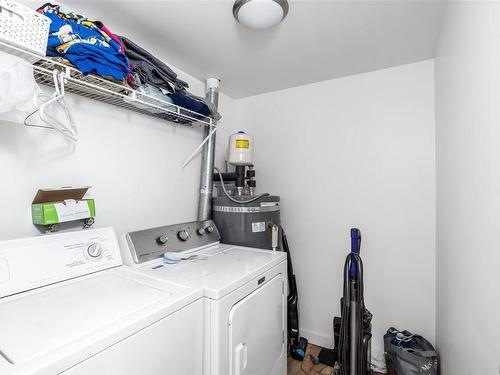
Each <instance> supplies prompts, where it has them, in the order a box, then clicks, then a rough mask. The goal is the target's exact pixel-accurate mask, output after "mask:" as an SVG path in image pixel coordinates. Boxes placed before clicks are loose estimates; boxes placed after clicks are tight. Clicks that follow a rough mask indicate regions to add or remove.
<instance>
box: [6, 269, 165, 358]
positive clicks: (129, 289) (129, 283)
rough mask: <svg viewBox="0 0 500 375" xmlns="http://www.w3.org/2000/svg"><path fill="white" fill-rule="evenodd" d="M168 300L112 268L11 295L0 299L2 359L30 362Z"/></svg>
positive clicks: (161, 293) (151, 288)
mask: <svg viewBox="0 0 500 375" xmlns="http://www.w3.org/2000/svg"><path fill="white" fill-rule="evenodd" d="M169 296H171V293H168V292H167V291H165V290H162V289H159V288H155V287H153V286H151V285H147V284H145V283H141V282H140V281H137V280H134V279H133V278H132V277H131V278H128V277H126V276H124V274H120V273H119V272H112V270H110V271H104V272H99V273H97V274H93V275H90V276H87V277H82V278H78V279H75V280H71V281H67V282H62V283H59V284H54V285H51V286H47V287H44V288H41V289H37V290H33V291H30V292H26V293H22V294H19V295H16V296H11V297H9V298H6V299H3V300H0V332H1V334H0V355H3V356H4V357H5V359H7V360H8V361H9V362H10V363H11V364H22V363H25V362H28V361H30V360H33V359H34V358H37V357H40V356H43V355H44V354H46V353H48V352H50V351H53V350H55V349H58V348H62V347H64V346H66V345H68V344H71V343H73V342H75V341H76V340H79V339H81V338H84V337H85V338H88V337H92V335H93V334H97V333H98V332H101V333H102V330H104V329H106V327H107V326H108V325H111V324H112V323H115V322H116V321H119V320H121V319H124V318H126V317H127V316H128V315H130V314H132V313H134V312H138V311H140V310H142V309H145V308H146V307H147V306H149V305H152V304H154V303H155V302H158V301H160V300H162V299H168V297H169Z"/></svg>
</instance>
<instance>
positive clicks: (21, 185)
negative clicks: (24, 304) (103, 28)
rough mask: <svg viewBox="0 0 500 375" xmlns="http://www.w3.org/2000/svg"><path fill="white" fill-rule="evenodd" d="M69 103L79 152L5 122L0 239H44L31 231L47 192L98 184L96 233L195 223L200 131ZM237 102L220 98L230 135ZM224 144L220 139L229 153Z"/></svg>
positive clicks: (199, 87)
mask: <svg viewBox="0 0 500 375" xmlns="http://www.w3.org/2000/svg"><path fill="white" fill-rule="evenodd" d="M25 3H27V4H28V5H30V6H34V2H25ZM81 4H82V6H85V9H83V10H84V11H85V13H84V14H88V15H89V17H92V16H94V17H96V18H97V17H98V16H97V14H98V13H99V4H98V2H88V3H86V4H84V3H81ZM107 26H108V27H109V28H110V29H111V30H116V31H115V32H116V33H122V34H125V35H128V36H129V37H130V38H131V39H132V40H135V41H137V42H138V43H140V44H141V45H142V46H143V47H144V48H146V49H148V50H149V51H151V52H152V53H153V54H155V55H157V56H158V57H160V58H162V59H164V60H165V61H166V62H168V48H167V46H158V45H154V44H152V43H150V42H149V41H148V40H147V38H144V36H143V35H140V34H139V32H140V30H134V28H132V27H130V26H128V25H120V24H114V23H112V24H109V23H108V25H107ZM174 68H175V67H174ZM176 71H177V72H178V73H179V75H180V76H181V78H183V79H185V80H187V81H188V82H189V83H190V90H191V91H192V92H193V93H194V94H197V95H201V96H204V95H205V83H204V82H201V81H200V80H197V79H195V78H193V77H191V76H189V75H187V74H185V73H184V72H182V71H181V70H179V69H176ZM221 87H223V84H222V86H221ZM46 90H50V89H48V88H46ZM222 90H223V89H222ZM68 103H69V105H70V107H71V109H72V113H73V116H74V118H75V121H76V123H77V125H78V128H79V131H80V139H79V141H78V143H76V144H75V145H71V144H69V143H68V142H67V141H65V140H64V139H63V138H62V136H60V135H59V134H58V133H56V132H54V131H50V130H45V129H38V128H32V127H30V128H28V127H25V126H23V125H21V124H14V123H8V122H5V121H2V119H1V118H0V174H1V175H2V177H3V178H2V182H1V187H0V193H1V206H2V215H0V240H3V239H10V238H16V237H22V236H28V235H32V234H37V233H39V231H38V230H37V229H36V228H35V227H34V226H33V225H32V224H31V201H32V199H33V197H34V195H35V193H36V191H37V189H38V188H40V187H59V186H68V185H71V186H81V185H91V186H92V189H90V191H89V194H88V196H90V197H93V198H95V199H96V213H97V217H96V226H99V227H102V226H114V227H115V229H116V231H117V233H118V234H119V236H122V235H123V234H124V233H125V232H127V231H130V230H136V229H140V228H147V227H152V226H158V225H162V224H171V223H178V222H183V221H191V220H195V219H196V217H197V205H198V196H199V180H200V178H199V176H200V163H201V157H200V156H199V155H198V156H197V157H196V158H195V159H194V160H193V161H192V162H191V163H190V164H189V165H188V166H187V167H186V168H185V169H182V164H183V162H184V160H185V159H186V158H187V157H188V156H189V155H190V154H191V152H192V151H194V149H195V148H196V147H197V146H198V145H199V144H200V143H201V141H202V139H203V131H202V129H201V128H200V127H197V126H195V127H193V128H189V127H183V126H180V125H178V126H174V125H172V123H169V122H166V121H163V120H159V119H155V118H152V117H148V116H144V115H141V114H137V113H133V112H131V111H127V110H123V109H120V108H117V107H113V106H111V105H108V104H104V103H100V102H96V101H93V100H89V99H86V98H83V97H78V96H75V95H72V94H69V95H68ZM233 103H234V101H233V100H232V99H231V98H229V97H227V96H225V95H223V94H221V96H220V105H219V109H220V112H221V114H222V115H223V117H224V120H223V122H224V126H225V127H226V128H230V127H231V124H232V121H231V119H232V115H233ZM225 143H226V141H225V140H224V139H222V137H221V139H220V144H221V145H224V147H222V146H221V147H218V149H219V150H221V152H222V153H223V152H224V148H225Z"/></svg>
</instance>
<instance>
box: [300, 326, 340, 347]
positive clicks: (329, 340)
mask: <svg viewBox="0 0 500 375" xmlns="http://www.w3.org/2000/svg"><path fill="white" fill-rule="evenodd" d="M300 335H301V336H302V337H305V338H306V339H307V340H308V341H309V342H310V343H311V344H314V345H318V346H322V347H323V348H329V347H331V346H332V345H333V336H332V335H325V334H323V333H319V332H316V331H313V330H310V329H307V328H301V329H300Z"/></svg>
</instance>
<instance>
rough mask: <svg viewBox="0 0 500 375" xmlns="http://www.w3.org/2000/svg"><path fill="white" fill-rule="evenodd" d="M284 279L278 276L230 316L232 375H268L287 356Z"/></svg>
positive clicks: (249, 296)
mask: <svg viewBox="0 0 500 375" xmlns="http://www.w3.org/2000/svg"><path fill="white" fill-rule="evenodd" d="M284 289H285V288H284V283H283V276H282V275H281V274H280V275H277V276H275V277H274V278H273V279H271V280H270V281H268V282H267V283H266V284H264V285H263V286H261V287H260V288H259V289H257V290H255V291H254V292H252V293H251V294H249V295H248V296H246V297H245V298H243V299H242V300H240V301H239V302H238V303H236V304H235V305H234V306H233V307H232V309H231V311H230V313H229V353H230V356H229V358H230V360H229V361H230V364H229V366H230V374H231V375H268V374H270V373H271V371H272V369H273V367H274V366H275V364H276V363H277V362H278V361H279V359H280V358H281V356H282V355H284V354H283V353H284V352H285V345H286V342H285V298H284V296H285V295H284V293H285V292H284Z"/></svg>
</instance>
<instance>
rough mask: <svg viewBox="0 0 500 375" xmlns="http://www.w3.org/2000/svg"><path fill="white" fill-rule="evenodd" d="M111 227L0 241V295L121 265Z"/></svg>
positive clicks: (118, 249) (116, 242) (118, 250)
mask: <svg viewBox="0 0 500 375" xmlns="http://www.w3.org/2000/svg"><path fill="white" fill-rule="evenodd" d="M122 264H123V263H122V258H121V254H120V248H119V246H118V241H117V239H116V235H115V232H114V230H113V228H100V229H86V230H82V231H77V232H68V233H56V234H47V235H43V236H38V237H32V238H26V239H20V240H12V241H3V242H0V297H5V296H8V295H10V294H14V293H19V292H23V291H26V290H30V289H34V288H38V287H41V286H45V285H49V284H53V283H56V282H59V281H63V280H67V279H71V278H74V277H79V276H83V275H87V274H89V273H93V272H96V271H102V270H105V269H108V268H112V267H116V266H120V265H122Z"/></svg>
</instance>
